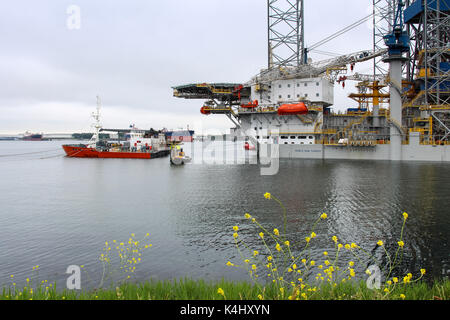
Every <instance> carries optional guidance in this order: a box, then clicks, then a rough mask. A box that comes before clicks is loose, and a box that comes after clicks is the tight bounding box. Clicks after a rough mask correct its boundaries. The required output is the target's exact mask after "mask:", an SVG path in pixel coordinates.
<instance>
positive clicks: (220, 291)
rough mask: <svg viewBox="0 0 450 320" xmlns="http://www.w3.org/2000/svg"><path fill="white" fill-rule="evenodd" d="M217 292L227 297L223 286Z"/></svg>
mask: <svg viewBox="0 0 450 320" xmlns="http://www.w3.org/2000/svg"><path fill="white" fill-rule="evenodd" d="M217 293H218V294H220V295H222V296H224V297H225V292H224V291H223V289H222V288H219V289H217Z"/></svg>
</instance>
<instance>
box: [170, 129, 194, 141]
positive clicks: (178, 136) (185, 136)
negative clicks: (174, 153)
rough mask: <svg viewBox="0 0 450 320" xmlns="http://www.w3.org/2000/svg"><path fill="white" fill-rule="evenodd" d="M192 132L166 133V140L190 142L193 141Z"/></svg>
mask: <svg viewBox="0 0 450 320" xmlns="http://www.w3.org/2000/svg"><path fill="white" fill-rule="evenodd" d="M194 133H195V131H193V130H189V129H187V130H177V131H166V132H165V135H166V139H167V141H169V142H192V141H194Z"/></svg>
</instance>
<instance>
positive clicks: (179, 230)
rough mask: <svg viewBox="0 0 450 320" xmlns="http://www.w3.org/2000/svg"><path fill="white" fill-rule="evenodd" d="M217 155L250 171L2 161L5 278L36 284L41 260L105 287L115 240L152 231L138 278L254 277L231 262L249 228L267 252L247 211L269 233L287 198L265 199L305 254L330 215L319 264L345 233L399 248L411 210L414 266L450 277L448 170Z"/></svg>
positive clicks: (50, 270)
mask: <svg viewBox="0 0 450 320" xmlns="http://www.w3.org/2000/svg"><path fill="white" fill-rule="evenodd" d="M20 143H21V142H11V143H8V144H1V145H0V154H5V153H10V154H16V153H19V151H20V150H21V149H22V148H23V145H22V144H20ZM32 146H33V151H39V147H37V146H40V148H41V150H49V149H54V150H56V149H57V148H59V143H57V142H51V143H50V142H49V143H43V144H37V145H36V144H34V145H32ZM201 148H202V146H201V145H199V144H193V145H191V144H186V145H185V151H186V153H187V155H192V154H193V153H195V154H196V155H197V156H198V154H200V155H201V154H202V153H201ZM215 148H217V149H218V150H225V155H232V157H233V159H241V160H240V161H242V159H244V160H246V163H247V164H246V165H241V164H238V163H235V164H230V165H217V164H213V163H209V164H205V163H202V164H196V163H195V161H193V163H192V164H189V165H186V166H184V167H171V166H170V165H169V161H168V159H154V160H151V161H135V160H124V159H122V160H95V159H91V160H89V159H68V158H64V157H55V158H47V159H41V158H44V157H42V156H39V155H30V156H27V157H16V158H14V159H15V160H14V161H6V160H5V159H0V160H1V161H2V163H1V175H2V180H1V183H0V251H1V252H2V256H1V258H0V283H7V282H8V277H9V275H10V274H15V275H16V278H17V279H19V278H23V279H25V278H26V277H29V275H30V270H31V268H32V266H34V265H40V266H41V268H42V269H41V273H40V277H41V278H42V279H49V280H57V281H58V282H60V283H65V270H66V268H67V266H68V265H71V264H84V265H86V268H89V270H90V271H89V272H90V274H91V278H93V279H94V281H93V282H92V286H95V283H98V282H96V279H97V278H96V276H97V275H98V274H99V273H100V272H101V265H100V263H99V262H98V255H99V254H100V252H101V249H102V247H103V244H104V242H105V241H112V240H113V239H115V240H121V239H122V240H124V239H125V240H126V239H128V237H129V235H130V234H131V233H136V235H144V234H146V233H147V232H149V233H150V238H151V241H152V244H153V247H152V248H151V250H149V251H147V253H146V254H145V257H144V258H143V263H142V265H140V266H139V267H138V268H137V274H136V280H141V279H146V278H149V277H154V278H159V279H171V278H179V277H184V276H188V277H193V278H206V279H220V278H222V277H225V278H227V279H233V280H247V279H248V276H247V275H246V274H245V273H244V272H242V271H241V270H235V269H231V268H229V267H226V265H225V264H226V262H227V261H228V260H232V261H236V262H239V261H238V260H239V259H240V257H239V255H238V253H237V251H236V249H235V247H234V241H233V238H232V233H233V231H232V227H233V226H234V225H239V226H240V229H241V232H240V234H241V236H242V237H243V238H245V239H246V241H247V242H248V243H249V245H250V246H252V247H255V248H259V249H262V247H261V244H260V242H259V240H258V237H257V234H258V233H259V230H258V229H257V228H256V227H255V225H254V224H252V223H251V222H250V221H248V220H246V219H245V218H244V214H245V213H246V212H249V213H251V214H252V215H253V216H254V217H256V218H257V219H258V221H259V222H260V223H261V224H263V225H264V226H265V227H266V228H267V229H268V230H272V229H273V228H279V229H280V230H281V229H282V215H281V213H282V212H281V210H280V208H279V207H278V205H277V204H276V203H275V202H273V201H268V200H266V199H264V197H263V194H264V193H265V192H271V193H272V194H274V195H276V196H277V197H278V198H279V199H281V200H282V201H283V203H284V205H285V206H286V209H287V220H288V226H287V233H288V234H289V240H290V241H291V243H292V245H293V247H294V249H295V248H298V247H296V246H295V244H296V243H298V244H300V245H301V244H303V243H304V238H305V236H306V235H307V234H308V233H309V232H310V231H311V226H312V224H313V223H314V221H315V220H316V219H317V218H318V217H319V216H320V215H321V214H322V213H323V212H326V213H327V214H328V219H327V220H326V221H324V222H321V223H320V224H319V225H318V227H317V230H316V233H317V235H318V237H317V238H316V239H315V240H314V241H313V243H312V248H311V256H312V258H313V259H315V260H318V261H319V260H320V259H322V260H323V255H322V253H323V251H325V250H327V251H332V249H333V246H334V243H333V242H332V241H331V237H332V236H333V235H336V236H337V237H338V238H339V239H340V241H342V242H343V243H344V244H345V243H351V242H355V243H357V244H359V245H361V246H362V247H363V248H365V249H366V250H367V251H369V252H373V253H374V254H376V256H381V254H380V250H379V249H376V242H377V241H378V240H380V239H381V240H383V241H384V242H385V243H386V244H387V247H388V249H389V250H394V249H395V246H396V243H397V239H398V238H399V236H400V230H401V225H402V216H401V215H402V213H403V212H404V211H407V212H408V213H409V219H408V223H407V226H406V230H405V243H406V246H405V255H404V258H403V266H402V267H403V268H404V270H408V271H412V272H413V271H416V272H417V271H418V270H419V269H420V268H422V267H423V268H426V269H427V270H428V273H427V276H429V277H441V276H443V275H447V274H448V272H449V269H450V267H449V262H450V257H449V250H448V243H449V240H450V211H449V210H450V209H449V208H450V198H449V197H448V193H449V191H450V179H448V177H449V176H450V175H449V173H450V167H449V166H448V165H447V164H433V163H431V164H430V163H391V162H380V161H373V162H372V161H365V162H360V161H342V160H340V161H321V160H281V161H280V171H279V173H278V174H277V175H275V176H261V174H260V168H259V166H257V165H255V164H248V163H249V162H250V160H251V159H253V158H252V157H254V156H255V155H254V154H252V152H246V151H245V150H244V148H243V147H242V148H240V147H237V146H236V145H234V144H233V143H227V144H225V146H224V145H223V144H220V145H218V146H216V147H215ZM6 149H7V150H6ZM54 152H57V151H54ZM207 157H214V156H213V155H212V154H211V153H210V154H209V155H206V156H205V158H207ZM261 251H263V250H261ZM365 263H367V264H368V263H369V262H368V261H366V262H365ZM382 263H383V261H382ZM97 280H98V279H97Z"/></svg>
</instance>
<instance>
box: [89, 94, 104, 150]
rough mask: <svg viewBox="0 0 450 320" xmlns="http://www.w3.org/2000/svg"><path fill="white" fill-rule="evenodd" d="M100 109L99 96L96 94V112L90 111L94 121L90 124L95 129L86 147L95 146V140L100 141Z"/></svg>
mask: <svg viewBox="0 0 450 320" xmlns="http://www.w3.org/2000/svg"><path fill="white" fill-rule="evenodd" d="M100 109H101V100H100V97H99V96H97V109H96V112H93V113H92V118H93V119H94V121H95V122H94V123H93V124H92V126H93V127H94V128H95V131H94V135H93V136H92V138H91V140H90V141H89V144H88V147H90V148H96V147H97V142H99V141H100V129H101V128H102V125H101V124H100Z"/></svg>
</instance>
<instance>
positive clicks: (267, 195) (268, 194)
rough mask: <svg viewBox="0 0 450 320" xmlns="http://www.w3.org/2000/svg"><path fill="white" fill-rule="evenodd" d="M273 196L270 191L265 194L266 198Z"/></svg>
mask: <svg viewBox="0 0 450 320" xmlns="http://www.w3.org/2000/svg"><path fill="white" fill-rule="evenodd" d="M271 197H272V195H271V194H270V193H269V192H266V193H265V194H264V198H266V199H269V200H270V198H271Z"/></svg>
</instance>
